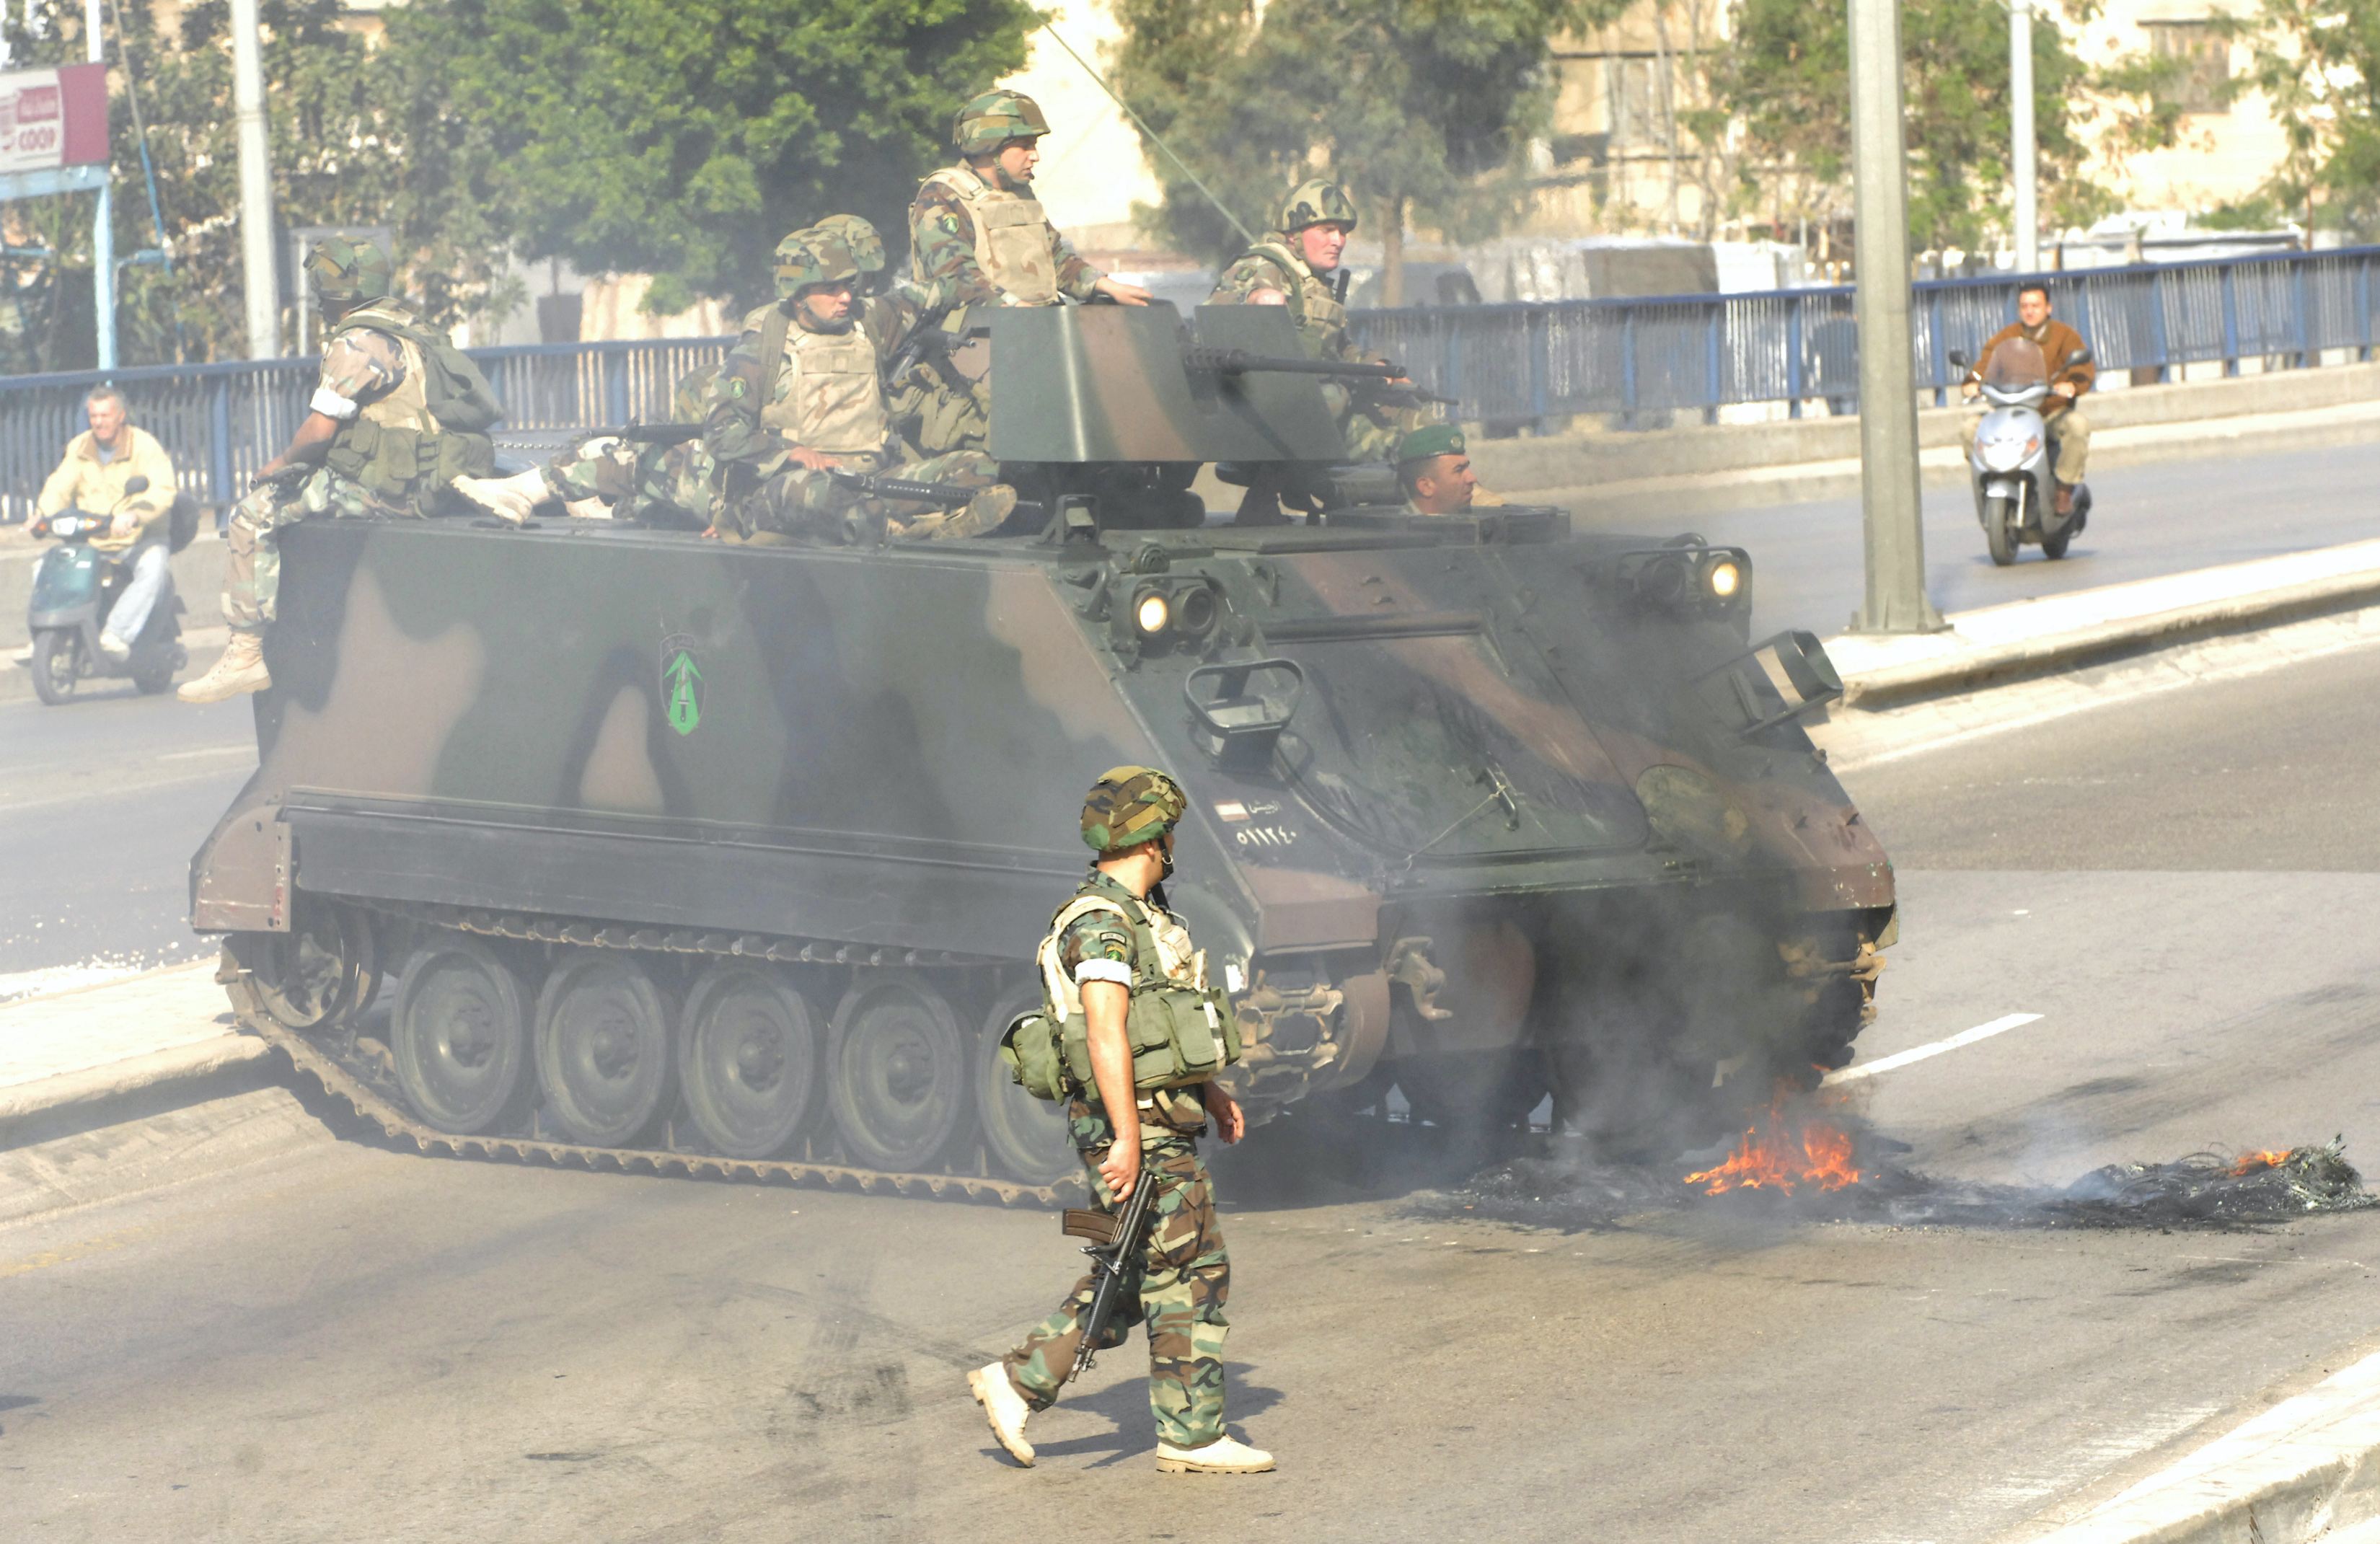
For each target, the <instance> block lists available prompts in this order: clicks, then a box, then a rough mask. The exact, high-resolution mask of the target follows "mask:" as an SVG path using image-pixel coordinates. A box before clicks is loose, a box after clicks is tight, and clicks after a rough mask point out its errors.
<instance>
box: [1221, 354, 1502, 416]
mask: <svg viewBox="0 0 2380 1544" xmlns="http://www.w3.org/2000/svg"><path fill="white" fill-rule="evenodd" d="M1182 359H1183V362H1184V364H1186V365H1188V366H1189V367H1190V368H1191V369H1192V370H1195V371H1200V372H1201V373H1204V374H1209V375H1248V374H1274V375H1327V376H1331V377H1334V378H1336V379H1338V380H1342V381H1360V382H1362V383H1365V386H1366V389H1368V390H1371V391H1375V392H1378V393H1379V394H1380V395H1383V396H1399V397H1409V398H1411V399H1412V400H1414V401H1416V402H1440V403H1447V404H1451V403H1452V402H1453V401H1454V398H1452V397H1451V396H1438V395H1432V394H1431V393H1429V392H1426V391H1423V390H1422V389H1421V388H1420V387H1418V386H1415V385H1413V384H1412V383H1408V382H1407V381H1406V380H1405V378H1404V376H1405V367H1404V366H1403V365H1401V364H1397V363H1395V362H1394V361H1392V360H1389V361H1382V362H1379V363H1374V362H1372V361H1370V360H1366V359H1281V358H1278V357H1275V356H1273V355H1269V354H1251V353H1249V352H1248V351H1247V350H1246V349H1245V348H1212V347H1208V346H1206V345H1203V344H1193V345H1191V346H1189V347H1187V348H1184V350H1183V351H1182Z"/></svg>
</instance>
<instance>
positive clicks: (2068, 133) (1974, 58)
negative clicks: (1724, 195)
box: [1718, 0, 2105, 250]
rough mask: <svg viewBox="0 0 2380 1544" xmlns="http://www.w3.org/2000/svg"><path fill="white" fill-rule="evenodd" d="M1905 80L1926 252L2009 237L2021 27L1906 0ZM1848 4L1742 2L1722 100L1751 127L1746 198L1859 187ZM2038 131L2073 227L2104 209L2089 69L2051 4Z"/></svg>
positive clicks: (2043, 163) (2049, 177)
mask: <svg viewBox="0 0 2380 1544" xmlns="http://www.w3.org/2000/svg"><path fill="white" fill-rule="evenodd" d="M1900 40H1901V53H1902V57H1903V59H1904V61H1905V64H1904V67H1903V72H1902V77H1901V90H1902V93H1903V97H1904V121H1905V123H1906V124H1907V128H1908V140H1907V143H1908V150H1909V234H1910V239H1911V241H1912V242H1913V244H1914V245H1915V246H1916V247H1917V248H1919V249H1934V250H1939V249H1944V248H1949V247H1959V248H1967V249H1973V248H1976V247H1979V246H1982V245H1984V244H1985V242H1986V241H1987V240H1988V239H1989V238H1990V237H1992V236H1993V235H1995V234H2000V233H2005V232H2007V231H2008V229H2009V198H2010V192H2009V189H2010V166H2009V148H2010V147H2009V132H2010V125H2009V22H2008V13H2007V12H2006V11H2005V10H2003V9H2002V8H2001V7H2000V6H1995V5H1989V4H1979V3H1977V0H1902V3H1901V6H1900ZM1849 44H1850V39H1849V29H1848V11H1847V7H1845V6H1842V5H1840V4H1828V5H1814V4H1812V3H1811V0H1739V3H1738V5H1737V7H1736V18H1735V41H1734V46H1733V47H1732V48H1731V49H1730V51H1729V53H1728V55H1727V56H1726V58H1725V59H1724V60H1723V61H1722V62H1721V63H1720V64H1719V65H1718V69H1719V71H1720V78H1721V86H1720V91H1719V96H1720V100H1721V101H1722V102H1723V103H1724V104H1725V106H1726V108H1727V110H1728V112H1729V113H1730V115H1732V116H1733V117H1734V118H1735V119H1736V120H1737V121H1739V122H1740V123H1741V124H1742V126H1743V135H1744V138H1745V140H1746V148H1747V155H1746V157H1745V160H1744V163H1743V166H1744V173H1743V175H1744V177H1745V179H1746V180H1745V191H1746V192H1747V193H1749V192H1751V191H1752V181H1753V179H1755V178H1756V177H1760V176H1793V175H1799V176H1802V177H1804V178H1806V179H1807V180H1808V182H1809V183H1810V184H1811V185H1813V186H1814V187H1815V188H1817V189H1821V190H1829V191H1833V192H1835V193H1837V194H1839V195H1840V199H1839V201H1838V203H1837V207H1839V208H1840V207H1844V206H1847V205H1848V202H1849V198H1848V189H1849V188H1850V186H1851V154H1852V145H1851V67H1850V50H1849ZM2033 77H2034V133H2035V136H2036V138H2037V140H2038V143H2039V147H2040V160H2039V164H2038V170H2037V174H2036V175H2037V176H2038V177H2039V187H2040V190H2041V200H2042V206H2043V209H2044V210H2045V212H2046V213H2049V214H2050V215H2051V216H2052V217H2053V218H2054V219H2056V220H2058V221H2059V222H2060V223H2064V222H2067V221H2072V220H2079V219H2084V218H2087V217H2089V216H2090V215H2092V214H2094V213H2097V212H2098V211H2099V209H2100V208H2101V206H2102V205H2103V204H2104V202H2105V196H2104V195H2103V194H2102V193H2101V192H2100V190H2099V189H2097V188H2095V187H2093V186H2092V185H2091V184H2090V183H2088V182H2087V181H2085V180H2084V179H2083V176H2081V168H2082V164H2083V159H2084V153H2085V147H2084V145H2083V140H2082V138H2081V135H2080V133H2079V132H2078V131H2079V129H2080V128H2081V125H2080V122H2079V121H2078V119H2079V115H2080V113H2081V111H2082V109H2081V108H2080V106H2079V104H2078V98H2079V96H2080V93H2081V91H2083V87H2084V86H2085V84H2086V83H2087V82H2088V81H2089V79H2090V72H2089V70H2088V69H2087V67H2085V66H2084V65H2083V62H2082V61H2081V60H2080V59H2078V58H2076V57H2075V55H2073V53H2072V52H2070V50H2069V49H2068V47H2067V44H2066V39H2065V36H2064V34H2063V32H2062V31H2061V30H2060V29H2059V28H2058V25H2057V18H2056V17H2055V15H2053V14H2049V12H2048V10H2047V7H2043V8H2042V10H2041V11H2039V12H2037V13H2036V15H2035V17H2034V28H2033Z"/></svg>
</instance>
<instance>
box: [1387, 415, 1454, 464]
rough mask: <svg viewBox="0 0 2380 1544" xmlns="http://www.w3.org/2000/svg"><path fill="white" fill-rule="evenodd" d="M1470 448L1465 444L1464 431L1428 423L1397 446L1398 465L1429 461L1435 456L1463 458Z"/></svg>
mask: <svg viewBox="0 0 2380 1544" xmlns="http://www.w3.org/2000/svg"><path fill="white" fill-rule="evenodd" d="M1467 454H1469V447H1468V446H1466V445H1465V444H1463V431H1462V430H1460V429H1458V428H1456V427H1455V426H1454V425H1453V424H1451V423H1426V424H1423V425H1422V426H1421V427H1420V428H1419V429H1416V430H1415V431H1414V432H1412V433H1410V434H1408V435H1406V436H1405V437H1404V439H1403V441H1401V442H1399V444H1398V445H1397V464H1398V465H1400V466H1403V464H1404V463H1405V462H1407V461H1427V460H1428V459H1429V458H1430V457H1431V456H1463V455H1467Z"/></svg>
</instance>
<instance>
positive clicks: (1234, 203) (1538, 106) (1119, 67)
mask: <svg viewBox="0 0 2380 1544" xmlns="http://www.w3.org/2000/svg"><path fill="white" fill-rule="evenodd" d="M1611 8H1616V6H1607V5H1604V4H1601V3H1599V0H1587V3H1586V4H1585V5H1582V4H1581V3H1579V0H1270V3H1269V4H1268V5H1266V6H1264V7H1263V11H1262V16H1261V19H1259V18H1258V16H1257V11H1256V10H1255V9H1254V7H1252V6H1249V5H1247V4H1245V0H1122V3H1121V4H1120V5H1119V6H1118V7H1117V16H1118V19H1119V20H1120V21H1121V22H1122V24H1123V43H1122V45H1121V46H1120V48H1119V50H1118V52H1117V55H1116V58H1115V75H1116V83H1117V87H1118V89H1119V90H1120V91H1122V92H1123V96H1124V98H1125V100H1127V101H1129V102H1130V103H1132V104H1133V105H1134V107H1135V108H1136V109H1137V110H1138V111H1139V113H1140V114H1141V115H1142V116H1143V117H1144V118H1145V119H1147V122H1148V125H1149V127H1150V128H1153V129H1154V130H1155V131H1156V133H1157V134H1158V135H1159V136H1160V137H1162V138H1163V139H1164V140H1165V141H1166V142H1167V143H1168V144H1169V145H1171V146H1172V150H1173V152H1175V153H1176V154H1178V155H1179V156H1180V157H1181V158H1182V160H1183V161H1184V162H1185V163H1187V164H1188V165H1189V166H1190V167H1191V168H1192V169H1193V170H1195V171H1196V172H1197V173H1198V175H1199V176H1200V177H1202V178H1203V179H1204V180H1205V181H1206V182H1207V184H1208V186H1209V187H1210V188H1213V189H1214V191H1215V193H1216V194H1217V196H1218V197H1219V198H1220V199H1221V200H1222V201H1223V202H1224V203H1225V204H1226V205H1228V206H1229V207H1230V208H1231V210H1232V211H1233V213H1235V214H1237V215H1238V216H1239V218H1240V220H1241V221H1242V223H1243V224H1245V225H1247V226H1248V228H1250V229H1251V230H1256V231H1261V230H1263V229H1264V228H1265V227H1266V226H1267V225H1269V224H1270V221H1271V217H1272V213H1273V212H1274V211H1275V210H1276V209H1277V208H1278V206H1279V205H1280V203H1281V199H1282V197H1283V196H1284V195H1285V194H1286V193H1287V192H1288V191H1289V189H1290V188H1291V187H1292V186H1293V184H1294V183H1296V182H1298V181H1299V180H1301V179H1303V178H1304V177H1306V176H1313V175H1316V173H1317V172H1318V171H1319V172H1324V173H1327V174H1328V175H1329V176H1332V177H1334V178H1336V179H1337V180H1338V181H1339V182H1341V183H1342V185H1344V186H1345V187H1346V188H1348V190H1349V192H1350V193H1352V194H1353V195H1354V197H1355V199H1356V201H1357V203H1358V206H1359V207H1360V208H1361V209H1362V210H1363V211H1364V221H1365V224H1366V225H1368V226H1369V227H1370V229H1371V230H1372V231H1373V232H1378V233H1380V234H1381V235H1382V236H1383V237H1384V239H1387V240H1388V241H1389V242H1390V249H1391V253H1392V254H1393V251H1394V245H1395V236H1396V233H1397V232H1398V231H1399V229H1400V228H1401V220H1400V215H1401V213H1410V214H1411V215H1412V217H1413V218H1415V220H1417V221H1419V222H1421V223H1423V224H1426V225H1432V226H1436V227H1438V228H1439V229H1443V230H1446V231H1448V232H1449V233H1450V234H1453V235H1457V236H1463V235H1470V234H1482V233H1485V232H1487V231H1489V230H1492V229H1494V228H1497V227H1499V226H1500V225H1503V224H1505V223H1508V222H1509V221H1510V220H1511V219H1512V217H1514V216H1515V215H1516V214H1518V213H1520V212H1521V210H1522V209H1523V208H1524V207H1525V202H1526V195H1527V188H1526V183H1525V180H1524V162H1525V157H1524V151H1525V149H1526V147H1527V145H1528V142H1529V141H1530V140H1531V139H1533V138H1534V137H1536V136H1537V135H1538V134H1540V133H1541V132H1542V131H1543V129H1544V128H1545V126H1546V124H1547V122H1548V118H1549V115H1550V112H1551V107H1552V79H1551V75H1550V72H1549V71H1548V58H1549V54H1550V42H1551V39H1552V38H1553V36H1554V35H1555V34H1557V33H1559V32H1560V31H1561V30H1564V29H1566V28H1569V27H1572V26H1575V25H1577V24H1579V23H1580V22H1582V21H1583V20H1584V19H1585V17H1586V13H1587V11H1588V10H1589V9H1592V10H1593V11H1594V12H1595V13H1596V14H1597V15H1600V14H1603V12H1604V11H1606V10H1608V9H1611ZM1148 160H1149V163H1150V164H1151V165H1152V166H1153V167H1155V168H1156V169H1157V171H1158V174H1159V178H1160V183H1161V185H1162V187H1163V194H1164V196H1163V200H1162V202H1161V203H1160V205H1158V206H1157V207H1156V208H1155V209H1152V210H1148V211H1146V212H1144V213H1145V216H1146V219H1147V223H1148V224H1149V225H1151V226H1152V228H1153V229H1154V230H1155V231H1156V232H1157V233H1159V234H1160V235H1161V236H1162V237H1166V238H1168V239H1170V240H1172V242H1174V243H1176V244H1177V245H1179V246H1181V247H1183V248H1184V249H1189V250H1193V251H1199V252H1204V253H1207V254H1209V255H1213V256H1218V257H1220V256H1225V255H1228V254H1229V253H1231V252H1233V251H1235V250H1237V249H1239V247H1240V246H1241V245H1242V242H1241V240H1240V237H1239V236H1238V234H1237V232H1236V231H1234V230H1233V227H1232V225H1231V224H1230V222H1228V221H1227V220H1225V219H1224V218H1222V217H1221V216H1220V214H1219V213H1216V211H1215V210H1214V209H1213V208H1212V206H1211V205H1209V204H1208V202H1207V201H1206V200H1205V199H1204V198H1203V197H1202V196H1201V195H1199V194H1198V193H1197V192H1196V189H1195V188H1192V186H1191V185H1190V182H1189V180H1188V178H1187V177H1185V176H1183V175H1182V174H1181V172H1180V171H1179V170H1178V169H1177V168H1176V167H1175V166H1174V165H1173V164H1172V162H1171V161H1170V160H1169V159H1168V157H1167V155H1166V154H1165V153H1164V152H1162V151H1160V150H1159V149H1158V148H1157V147H1156V146H1155V145H1153V144H1152V145H1151V146H1150V147H1149V155H1148ZM1392 261H1393V258H1392ZM1391 284H1392V285H1393V280H1391Z"/></svg>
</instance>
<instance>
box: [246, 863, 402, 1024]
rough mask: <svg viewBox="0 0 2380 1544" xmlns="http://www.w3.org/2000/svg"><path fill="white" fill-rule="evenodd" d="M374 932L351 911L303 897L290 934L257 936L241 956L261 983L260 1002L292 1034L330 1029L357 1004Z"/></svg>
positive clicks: (258, 988) (258, 987)
mask: <svg viewBox="0 0 2380 1544" xmlns="http://www.w3.org/2000/svg"><path fill="white" fill-rule="evenodd" d="M370 947H371V943H370V930H369V928H366V927H365V926H363V925H362V920H361V918H354V919H350V918H348V917H347V915H346V908H345V907H342V906H334V905H331V904H329V903H328V902H324V901H320V900H316V899H314V898H312V897H310V896H300V897H299V898H298V901H297V917H296V918H295V920H294V921H293V923H292V925H291V927H290V929H289V930H288V931H287V932H285V933H252V934H249V935H248V936H247V937H246V938H245V939H244V940H243V941H242V942H241V947H240V957H241V960H242V962H243V963H245V964H246V965H247V966H248V968H249V972H250V973H251V974H252V975H253V976H254V978H255V980H256V996H257V1002H258V1003H259V1004H260V1005H261V1007H262V1008H263V1009H264V1011H265V1012H266V1013H267V1014H270V1015H272V1016H273V1022H274V1023H276V1024H278V1025H280V1026H281V1027H284V1028H286V1029H311V1028H314V1027H316V1026H318V1025H322V1024H328V1023H330V1022H332V1021H334V1020H335V1019H337V1018H339V1017H341V1016H342V1015H345V1014H346V1012H347V1010H348V1009H349V1008H350V1007H352V1006H353V1005H354V1004H355V1001H356V997H355V993H356V991H357V987H358V981H359V979H360V976H361V973H362V972H363V971H364V970H365V969H368V968H369V961H368V960H366V959H363V958H361V957H359V956H361V955H363V954H369V952H370Z"/></svg>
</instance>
